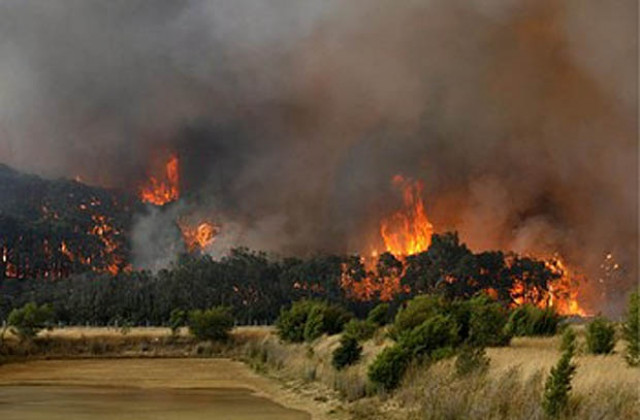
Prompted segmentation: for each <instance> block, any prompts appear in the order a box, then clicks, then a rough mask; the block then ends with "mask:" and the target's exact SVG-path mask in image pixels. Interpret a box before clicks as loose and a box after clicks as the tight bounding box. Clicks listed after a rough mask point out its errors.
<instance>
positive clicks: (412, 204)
mask: <svg viewBox="0 0 640 420" xmlns="http://www.w3.org/2000/svg"><path fill="white" fill-rule="evenodd" d="M393 184H394V186H396V187H397V188H398V189H400V190H401V191H402V198H403V203H404V208H403V209H401V210H399V211H397V212H396V213H394V214H393V215H391V216H390V217H388V218H385V219H383V220H382V223H381V224H380V235H381V236H382V239H383V240H384V245H385V249H386V250H387V252H390V253H392V254H393V255H396V256H401V255H412V254H417V253H420V252H423V251H426V250H427V248H429V245H430V244H431V235H432V234H433V225H432V224H431V222H429V219H428V218H427V213H426V211H425V208H424V202H423V201H422V190H423V184H422V182H420V181H413V180H411V179H407V178H405V177H403V176H402V175H396V176H394V177H393Z"/></svg>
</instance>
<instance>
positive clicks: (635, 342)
mask: <svg viewBox="0 0 640 420" xmlns="http://www.w3.org/2000/svg"><path fill="white" fill-rule="evenodd" d="M626 315H627V316H626V320H625V323H624V324H623V326H622V334H623V338H624V340H625V341H626V353H625V359H626V360H627V363H628V364H629V366H640V293H638V292H637V291H636V292H634V293H632V294H631V296H629V305H628V306H627V314H626Z"/></svg>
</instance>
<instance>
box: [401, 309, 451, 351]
mask: <svg viewBox="0 0 640 420" xmlns="http://www.w3.org/2000/svg"><path fill="white" fill-rule="evenodd" d="M458 342H459V339H458V326H457V324H456V323H455V321H454V320H453V319H451V317H449V316H444V315H436V316H434V317H432V318H430V319H427V320H426V321H424V322H423V323H422V324H421V325H420V326H418V327H417V328H414V329H413V330H412V331H411V332H410V333H408V334H405V335H404V336H403V338H402V340H401V341H400V343H401V344H402V346H403V347H404V348H405V349H407V350H408V351H409V352H410V353H411V354H412V356H414V357H422V356H431V355H432V354H433V353H434V352H435V351H436V350H439V349H446V348H453V347H455V346H456V345H457V344H458Z"/></svg>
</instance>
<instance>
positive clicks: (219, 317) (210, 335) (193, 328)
mask: <svg viewBox="0 0 640 420" xmlns="http://www.w3.org/2000/svg"><path fill="white" fill-rule="evenodd" d="M188 323H189V324H188V325H189V331H190V332H191V334H193V336H194V337H196V338H197V339H198V340H226V339H227V338H228V337H229V332H230V331H231V329H232V328H233V323H234V320H233V316H231V313H230V312H229V309H228V308H226V307H222V306H216V307H214V308H211V309H207V310H204V311H201V310H194V311H191V312H189V319H188Z"/></svg>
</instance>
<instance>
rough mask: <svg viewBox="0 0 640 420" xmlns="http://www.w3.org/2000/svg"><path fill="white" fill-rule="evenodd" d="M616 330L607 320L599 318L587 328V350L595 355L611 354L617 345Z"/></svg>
mask: <svg viewBox="0 0 640 420" xmlns="http://www.w3.org/2000/svg"><path fill="white" fill-rule="evenodd" d="M615 335H616V329H615V327H614V326H613V324H612V323H610V322H609V321H608V320H607V319H606V318H604V317H602V316H599V317H597V318H596V319H594V320H593V321H591V323H590V324H589V325H588V326H587V348H588V349H589V352H590V353H593V354H609V353H611V352H612V351H613V348H614V347H615V345H616V340H615Z"/></svg>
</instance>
